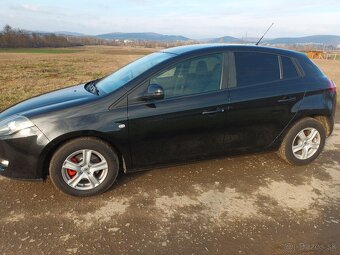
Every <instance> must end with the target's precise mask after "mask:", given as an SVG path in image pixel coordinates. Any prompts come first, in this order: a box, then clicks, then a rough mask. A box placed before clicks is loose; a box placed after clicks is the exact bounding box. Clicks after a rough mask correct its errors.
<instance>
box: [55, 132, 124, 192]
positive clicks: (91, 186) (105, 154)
mask: <svg viewBox="0 0 340 255" xmlns="http://www.w3.org/2000/svg"><path fill="white" fill-rule="evenodd" d="M49 171H50V177H51V180H52V183H53V184H54V185H55V186H56V187H57V188H58V189H59V190H60V191H62V192H64V193H66V194H68V195H71V196H78V197H87V196H93V195H98V194H100V193H103V192H105V191H107V190H108V189H109V188H110V187H111V186H112V185H113V183H114V182H115V180H116V178H117V176H118V172H119V159H118V156H117V153H116V152H115V151H114V149H113V148H112V147H111V146H110V145H109V144H107V143H106V142H104V141H102V140H100V139H97V138H93V137H82V138H76V139H74V140H71V141H69V142H67V143H65V144H63V145H62V146H61V147H60V148H59V149H58V150H57V151H56V152H55V153H54V154H53V156H52V159H51V161H50V168H49Z"/></svg>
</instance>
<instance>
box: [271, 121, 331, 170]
mask: <svg viewBox="0 0 340 255" xmlns="http://www.w3.org/2000/svg"><path fill="white" fill-rule="evenodd" d="M325 140H326V131H325V128H324V127H323V125H322V124H321V123H320V122H319V121H317V120H315V119H313V118H306V119H302V120H300V121H298V122H297V123H295V124H294V125H293V126H292V127H291V128H290V130H289V131H288V133H287V134H286V136H285V138H284V139H283V141H282V144H281V147H280V149H279V151H278V154H279V156H280V157H281V158H283V159H284V160H285V161H286V162H288V163H290V164H293V165H304V164H308V163H310V162H312V161H313V160H314V159H316V158H317V157H318V156H319V155H320V153H321V151H322V149H323V147H324V146H325Z"/></svg>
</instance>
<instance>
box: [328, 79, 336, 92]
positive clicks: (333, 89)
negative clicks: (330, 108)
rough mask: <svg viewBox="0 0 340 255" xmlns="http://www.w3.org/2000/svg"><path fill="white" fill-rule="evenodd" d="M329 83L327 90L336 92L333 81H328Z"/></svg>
mask: <svg viewBox="0 0 340 255" xmlns="http://www.w3.org/2000/svg"><path fill="white" fill-rule="evenodd" d="M328 81H329V90H330V91H331V92H334V93H335V92H336V85H335V83H334V81H332V80H328Z"/></svg>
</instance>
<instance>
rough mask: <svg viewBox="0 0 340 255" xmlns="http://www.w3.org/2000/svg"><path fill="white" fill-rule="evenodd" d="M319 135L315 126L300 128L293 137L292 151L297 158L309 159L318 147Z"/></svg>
mask: <svg viewBox="0 0 340 255" xmlns="http://www.w3.org/2000/svg"><path fill="white" fill-rule="evenodd" d="M320 142H321V136H320V133H319V131H318V130H316V129H315V128H305V129H303V130H301V131H300V132H299V133H298V134H297V135H296V136H295V138H294V140H293V143H292V151H293V154H294V156H295V157H296V158H298V159H302V160H305V159H309V158H310V157H312V156H313V155H314V154H315V153H316V152H317V150H318V149H319V146H320Z"/></svg>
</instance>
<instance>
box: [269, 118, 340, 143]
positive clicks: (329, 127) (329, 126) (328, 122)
mask: <svg viewBox="0 0 340 255" xmlns="http://www.w3.org/2000/svg"><path fill="white" fill-rule="evenodd" d="M305 118H313V119H316V120H317V121H319V122H320V123H321V124H322V126H323V127H324V128H325V131H326V137H329V136H330V135H331V134H332V132H333V127H334V120H333V117H332V116H331V115H320V114H309V115H297V116H296V117H295V118H294V119H293V120H292V121H291V122H290V123H288V125H287V126H286V127H285V128H284V130H283V131H282V132H281V134H280V135H279V136H278V137H277V138H276V139H275V141H274V147H278V146H280V144H281V142H282V141H283V139H284V137H285V136H286V134H287V133H288V131H289V130H290V129H291V128H292V126H294V125H295V123H297V122H299V121H301V120H302V119H305Z"/></svg>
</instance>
